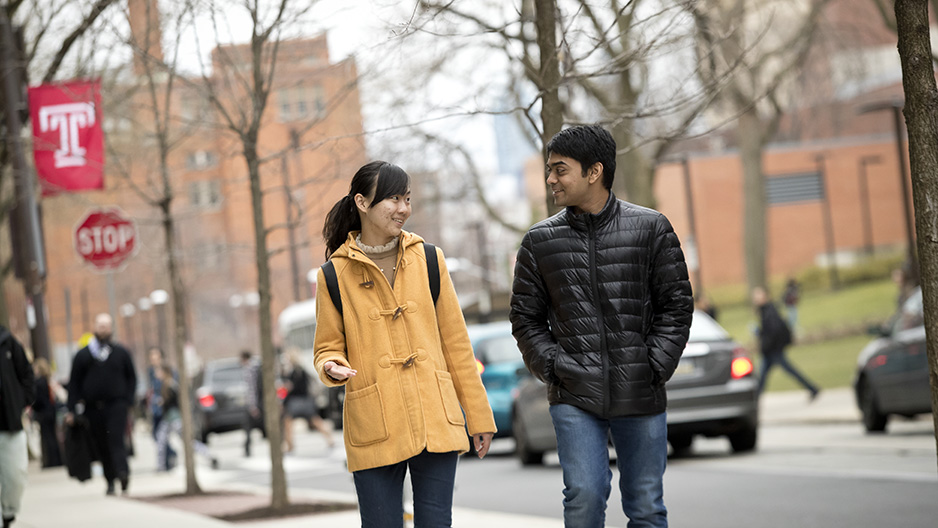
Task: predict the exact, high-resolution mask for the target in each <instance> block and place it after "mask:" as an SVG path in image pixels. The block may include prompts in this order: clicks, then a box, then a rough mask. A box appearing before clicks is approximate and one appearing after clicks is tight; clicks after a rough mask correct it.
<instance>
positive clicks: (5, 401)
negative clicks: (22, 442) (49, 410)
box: [0, 326, 36, 431]
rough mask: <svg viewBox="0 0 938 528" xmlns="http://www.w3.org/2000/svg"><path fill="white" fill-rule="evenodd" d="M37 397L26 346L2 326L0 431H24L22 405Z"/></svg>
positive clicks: (28, 403) (0, 336)
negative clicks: (25, 349)
mask: <svg viewBox="0 0 938 528" xmlns="http://www.w3.org/2000/svg"><path fill="white" fill-rule="evenodd" d="M35 399H36V382H35V381H34V380H33V368H32V366H31V365H30V364H29V359H28V358H27V357H26V352H25V351H24V350H23V346H22V345H21V344H20V343H19V341H17V340H16V338H15V337H13V334H11V333H10V331H9V330H7V329H6V328H4V327H2V326H0V406H2V407H3V409H2V410H0V431H21V430H22V429H23V409H24V408H26V406H27V405H30V404H32V403H33V400H35Z"/></svg>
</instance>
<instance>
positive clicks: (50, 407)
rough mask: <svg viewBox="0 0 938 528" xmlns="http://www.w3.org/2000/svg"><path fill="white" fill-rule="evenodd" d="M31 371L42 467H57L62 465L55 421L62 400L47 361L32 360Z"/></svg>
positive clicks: (34, 415)
mask: <svg viewBox="0 0 938 528" xmlns="http://www.w3.org/2000/svg"><path fill="white" fill-rule="evenodd" d="M33 371H34V374H35V376H36V401H35V402H33V405H32V418H33V421H35V422H36V423H38V424H39V438H40V446H41V448H42V467H43V469H45V468H52V467H59V466H61V465H62V451H61V448H60V447H59V434H58V423H57V422H58V412H59V409H60V408H61V407H62V406H64V402H62V401H60V400H59V397H58V396H57V395H56V392H57V390H56V388H57V386H58V384H57V383H56V382H55V380H54V379H52V368H51V367H50V366H49V361H48V360H46V358H38V359H37V360H36V361H34V362H33Z"/></svg>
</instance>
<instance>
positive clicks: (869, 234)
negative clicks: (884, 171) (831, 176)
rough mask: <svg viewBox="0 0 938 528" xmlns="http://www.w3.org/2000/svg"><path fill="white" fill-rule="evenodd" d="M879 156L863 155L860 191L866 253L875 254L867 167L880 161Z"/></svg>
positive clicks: (861, 220)
mask: <svg viewBox="0 0 938 528" xmlns="http://www.w3.org/2000/svg"><path fill="white" fill-rule="evenodd" d="M879 160H880V157H879V156H863V157H861V158H860V174H859V182H858V185H859V193H860V222H861V223H862V225H863V247H864V248H865V249H866V254H867V255H870V256H872V255H873V212H872V210H871V209H870V191H869V186H868V185H867V180H868V177H867V167H868V166H869V165H871V164H873V163H879Z"/></svg>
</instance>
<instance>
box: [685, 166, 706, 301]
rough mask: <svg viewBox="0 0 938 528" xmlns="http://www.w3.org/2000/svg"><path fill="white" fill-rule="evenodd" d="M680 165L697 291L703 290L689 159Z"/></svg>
mask: <svg viewBox="0 0 938 528" xmlns="http://www.w3.org/2000/svg"><path fill="white" fill-rule="evenodd" d="M681 167H683V169H684V193H685V195H686V196H687V226H688V229H689V230H690V240H689V242H690V245H692V246H693V248H694V253H695V255H694V256H695V257H696V259H695V260H696V261H697V266H696V269H695V270H694V285H695V286H696V289H697V290H698V291H700V292H703V291H704V287H703V272H702V271H700V268H701V265H700V240H699V239H698V238H697V216H696V214H695V213H694V193H693V191H692V190H691V186H690V161H689V160H688V158H687V157H686V156H685V157H684V158H682V159H681Z"/></svg>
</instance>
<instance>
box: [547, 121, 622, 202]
mask: <svg viewBox="0 0 938 528" xmlns="http://www.w3.org/2000/svg"><path fill="white" fill-rule="evenodd" d="M547 152H548V153H550V152H553V153H555V154H559V155H561V156H566V157H568V158H573V159H575V160H576V161H578V162H579V163H580V165H581V166H582V167H583V175H584V176H586V170H587V169H589V168H590V167H592V166H593V165H594V164H596V163H602V165H603V187H605V188H606V189H612V181H613V179H614V178H615V177H616V140H615V139H613V138H612V134H610V133H609V131H608V130H606V129H605V128H603V127H601V126H599V125H586V126H574V127H570V128H565V129H563V130H561V131H560V132H558V133H557V134H556V135H555V136H554V137H552V138H551V140H550V141H549V142H548V143H547Z"/></svg>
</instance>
